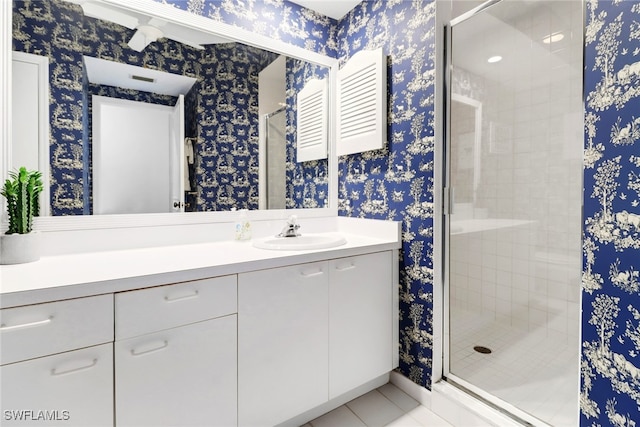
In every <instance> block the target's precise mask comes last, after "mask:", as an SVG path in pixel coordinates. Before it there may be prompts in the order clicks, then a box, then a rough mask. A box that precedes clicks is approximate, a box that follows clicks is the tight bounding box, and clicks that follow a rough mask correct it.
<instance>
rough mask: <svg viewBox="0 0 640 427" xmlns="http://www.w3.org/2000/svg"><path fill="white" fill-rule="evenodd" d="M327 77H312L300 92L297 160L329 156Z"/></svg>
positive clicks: (305, 160) (304, 160)
mask: <svg viewBox="0 0 640 427" xmlns="http://www.w3.org/2000/svg"><path fill="white" fill-rule="evenodd" d="M327 111H328V110H327V79H326V78H325V79H322V80H318V79H311V80H309V81H308V82H307V84H306V85H305V87H304V88H303V89H302V90H301V91H300V92H299V93H298V112H297V114H298V116H297V122H298V128H297V132H298V139H297V146H296V149H297V150H296V151H297V152H296V161H297V162H298V163H300V162H307V161H309V160H318V159H326V158H327Z"/></svg>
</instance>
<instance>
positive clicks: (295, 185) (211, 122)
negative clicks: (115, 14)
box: [3, 0, 337, 224]
mask: <svg viewBox="0 0 640 427" xmlns="http://www.w3.org/2000/svg"><path fill="white" fill-rule="evenodd" d="M91 3H92V4H94V5H96V4H97V5H103V4H104V5H107V6H109V7H114V4H115V6H118V7H125V6H124V5H126V8H127V9H129V10H132V11H133V14H134V15H135V14H136V13H138V14H141V13H144V14H146V15H147V16H149V17H150V19H152V20H153V19H156V20H157V21H158V22H163V23H164V24H163V25H165V27H166V25H167V24H166V23H167V22H169V23H170V24H171V25H174V26H176V27H180V26H182V27H184V28H189V31H191V32H194V31H199V32H200V33H201V35H202V37H203V40H205V41H206V42H205V43H207V44H205V45H204V49H198V48H196V47H194V46H193V45H190V44H188V42H187V44H185V43H180V42H178V41H176V40H172V39H170V38H166V37H163V38H159V39H158V40H157V41H154V42H151V43H149V44H148V45H147V46H145V47H144V49H143V50H142V51H141V52H137V51H136V50H134V49H129V48H125V47H123V46H125V45H126V43H123V41H124V42H126V41H127V40H129V43H130V44H133V38H134V37H138V38H139V34H138V33H139V29H138V30H136V29H129V28H126V27H124V26H122V25H119V24H116V23H114V22H110V21H106V20H100V19H97V18H92V17H85V16H84V12H83V9H82V8H81V6H79V5H78V4H74V3H73V2H67V1H63V0H54V1H50V2H14V10H13V28H14V41H13V43H14V49H16V50H28V51H30V52H32V53H36V54H40V55H43V56H48V57H50V58H51V59H50V68H51V72H50V76H51V81H50V90H51V97H52V99H51V103H50V108H51V114H50V117H51V122H50V131H49V134H50V137H51V138H52V143H51V146H50V153H49V154H50V174H49V175H50V176H51V184H50V188H51V195H50V199H51V202H52V204H51V213H52V215H53V216H60V215H62V216H76V215H90V214H92V213H93V212H92V211H93V201H92V191H93V190H92V184H93V182H92V181H93V180H92V178H93V173H94V169H95V168H94V166H93V164H92V163H91V159H92V152H91V147H92V144H91V141H92V130H91V124H92V109H91V107H90V106H91V96H92V95H100V96H110V97H123V98H127V99H135V100H144V101H145V102H149V101H150V100H151V98H153V102H156V103H161V104H167V105H173V104H174V103H175V102H174V101H175V99H174V97H170V96H166V95H162V96H158V95H154V94H151V93H149V92H144V91H136V90H133V89H116V88H114V87H110V86H104V85H99V84H94V83H92V82H89V81H88V78H87V76H86V71H85V69H84V67H83V64H84V63H85V61H84V60H83V56H87V57H99V58H101V59H106V60H109V61H114V62H122V63H129V64H132V65H136V66H138V67H143V68H148V69H160V70H164V71H167V72H169V73H172V74H181V75H185V76H188V77H194V78H196V80H197V81H196V83H195V84H194V88H193V89H192V90H191V91H190V92H189V93H187V94H186V96H185V115H184V117H185V134H184V136H185V137H186V138H190V139H191V143H192V144H193V146H192V149H193V152H194V155H193V157H192V158H193V160H194V161H193V163H189V162H188V161H185V162H184V169H185V170H186V171H188V172H185V173H183V174H181V176H182V177H184V182H185V184H187V185H186V186H185V187H186V188H185V191H184V195H185V197H184V205H183V206H184V208H183V209H178V210H177V211H185V212H213V211H229V210H231V209H233V208H236V209H242V208H248V209H259V208H263V209H264V208H268V206H269V205H268V204H264V203H261V200H260V199H261V198H262V197H266V195H264V194H262V193H263V192H262V191H261V190H260V187H261V186H264V183H263V182H261V181H260V180H265V179H266V178H264V177H265V176H266V174H264V173H263V172H262V169H264V168H266V164H265V160H264V159H265V158H267V154H266V153H265V152H263V151H265V148H266V147H270V144H269V141H267V140H266V139H265V138H266V136H265V135H266V126H265V124H264V123H261V122H260V118H261V117H262V115H261V114H260V112H259V108H258V107H259V98H260V96H261V95H260V93H259V90H260V87H259V86H260V85H259V84H258V80H259V79H258V75H259V74H260V72H261V71H263V70H264V69H265V68H267V67H268V66H269V65H270V64H272V63H273V62H275V60H276V59H278V58H283V61H284V75H283V76H282V80H283V87H284V89H285V90H284V93H283V94H282V100H281V101H278V102H277V103H278V104H283V105H281V106H279V107H278V108H273V111H269V112H268V113H267V114H272V113H273V112H275V111H276V110H278V109H280V108H284V110H283V112H284V114H285V120H283V126H284V128H283V129H282V134H283V139H284V140H283V141H282V144H281V145H280V148H279V149H280V150H284V154H282V155H283V156H285V158H286V161H285V162H284V165H285V170H284V171H282V172H283V173H282V174H281V175H282V176H283V177H284V180H283V181H282V186H283V187H284V188H283V189H282V190H283V193H284V194H285V195H286V196H285V197H286V199H285V200H284V201H282V203H279V204H274V205H273V206H277V207H278V208H280V209H282V208H284V209H300V208H304V209H309V208H311V210H315V208H320V209H321V210H326V211H328V212H326V213H327V214H331V212H333V209H335V208H333V207H335V203H333V204H332V202H331V200H332V198H335V197H337V196H335V193H336V192H335V191H334V190H333V188H334V187H335V185H334V183H332V182H331V180H330V179H329V177H330V176H334V177H335V176H336V175H335V172H332V171H333V170H335V169H336V168H337V166H336V165H335V163H336V159H335V156H333V155H331V153H332V152H333V151H332V150H331V145H332V144H333V141H332V140H333V135H331V133H330V136H329V139H330V144H329V153H330V155H329V156H328V158H327V159H320V160H316V161H312V162H296V160H295V140H296V122H295V118H296V114H295V112H296V111H295V106H296V94H297V92H298V91H299V90H301V89H302V88H303V87H304V85H305V82H306V81H307V80H309V79H312V78H325V77H326V78H328V80H329V81H332V79H333V78H334V77H333V73H334V72H335V67H336V61H335V60H333V59H331V58H328V57H325V56H323V55H319V54H315V53H313V52H310V51H307V50H304V49H301V48H298V47H295V46H291V45H288V44H285V43H283V42H279V41H276V40H271V39H268V38H265V37H264V36H256V35H253V34H251V33H250V32H247V31H244V30H241V29H239V28H235V27H230V26H228V25H225V24H222V23H220V22H214V21H212V20H210V19H207V18H204V17H201V16H197V15H193V14H190V13H188V12H185V11H182V10H178V9H175V8H172V7H167V5H163V4H160V3H156V2H153V1H148V2H146V1H137V2H119V1H108V2H101V1H92V2H91ZM16 4H18V5H20V7H15V5H16ZM116 9H117V7H116ZM119 19H121V18H118V19H115V20H116V21H117V20H119ZM220 34H223V35H222V36H220ZM52 35H54V36H53V37H52ZM176 38H180V37H176ZM48 40H55V43H52V42H47V41H48ZM209 40H211V41H212V42H211V43H209V42H208V41H209ZM3 54H5V52H3ZM13 96H14V97H15V96H17V94H14V95H13ZM332 108H333V105H332V103H330V104H329V107H328V111H327V114H331V111H332ZM272 133H273V132H272ZM3 142H4V143H5V144H6V143H7V142H6V140H3ZM259 147H260V150H262V151H259ZM3 149H4V152H7V149H6V147H3ZM122 155H123V156H127V153H126V152H125V153H123V154H122ZM156 157H161V156H156V155H154V153H152V152H149V153H148V156H147V157H146V161H144V162H143V161H140V162H138V163H139V164H141V163H144V164H146V165H149V166H150V167H154V166H153V161H154V158H156ZM3 166H4V169H5V171H6V170H7V169H8V167H7V164H6V162H5V164H4V165H3ZM141 167H142V165H141ZM259 177H260V178H259ZM132 185H135V180H134V183H133V184H132ZM332 192H333V194H332ZM173 210H174V211H175V209H173ZM171 211H172V210H171V209H167V211H166V212H171ZM115 213H123V214H127V213H128V212H126V211H124V212H115ZM137 215H140V214H137ZM108 216H110V215H108ZM140 216H144V215H140ZM158 218H160V216H158V215H155V216H154V217H153V219H154V220H156V219H158ZM208 218H210V217H208ZM65 221H66V224H68V223H69V220H68V219H66V220H65ZM105 221H106V222H109V219H105V218H102V219H100V224H102V223H105ZM164 221H165V222H170V223H173V222H174V221H175V220H173V219H172V220H164ZM196 221H197V220H194V219H189V221H187V222H196ZM125 222H126V221H125ZM136 222H138V220H136Z"/></svg>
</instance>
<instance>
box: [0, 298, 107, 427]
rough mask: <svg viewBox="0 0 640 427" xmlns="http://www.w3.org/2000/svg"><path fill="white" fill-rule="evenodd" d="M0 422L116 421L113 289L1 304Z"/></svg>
mask: <svg viewBox="0 0 640 427" xmlns="http://www.w3.org/2000/svg"><path fill="white" fill-rule="evenodd" d="M0 323H1V325H0V347H1V348H2V352H1V354H2V366H0V382H1V384H2V386H1V387H2V390H1V396H2V399H1V403H0V407H1V410H2V413H1V416H2V423H1V424H2V425H3V426H12V425H21V426H24V425H34V424H38V425H53V426H55V425H64V426H83V427H84V426H113V343H112V342H113V295H111V294H109V295H100V296H95V297H87V298H77V299H71V300H66V301H56V302H51V303H46V304H35V305H29V306H22V307H14V308H7V309H3V310H0Z"/></svg>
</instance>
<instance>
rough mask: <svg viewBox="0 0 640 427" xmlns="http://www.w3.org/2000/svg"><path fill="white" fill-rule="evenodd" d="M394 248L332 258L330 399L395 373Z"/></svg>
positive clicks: (330, 269)
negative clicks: (392, 371)
mask: <svg viewBox="0 0 640 427" xmlns="http://www.w3.org/2000/svg"><path fill="white" fill-rule="evenodd" d="M392 274H393V272H392V253H391V252H390V251H386V252H378V253H373V254H367V255H359V256H354V257H349V258H340V259H335V260H331V261H330V262H329V398H330V399H333V398H334V397H337V396H340V395H341V394H343V393H346V392H348V391H350V390H352V389H354V388H356V387H358V386H360V385H362V384H364V383H366V382H367V381H369V380H371V379H372V378H376V377H378V376H380V375H383V374H385V373H387V372H389V371H391V370H392V369H393V368H394V366H393V352H394V351H396V352H397V351H398V348H397V345H396V344H395V343H393V327H394V324H393V323H394V322H393V321H392V319H393V312H392V310H393V293H394V292H397V288H396V286H395V285H394V284H393V277H392Z"/></svg>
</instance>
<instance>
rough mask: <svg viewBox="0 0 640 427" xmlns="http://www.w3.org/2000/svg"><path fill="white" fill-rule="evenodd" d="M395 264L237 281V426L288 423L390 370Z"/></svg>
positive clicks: (317, 267) (320, 268)
mask: <svg viewBox="0 0 640 427" xmlns="http://www.w3.org/2000/svg"><path fill="white" fill-rule="evenodd" d="M392 265H393V253H392V251H384V252H378V253H372V254H366V255H358V256H354V257H347V258H338V259H333V260H329V261H322V262H316V263H310V264H300V265H294V266H290V267H282V268H275V269H270V270H262V271H255V272H251V273H244V274H240V275H239V276H238V387H239V393H238V399H239V403H238V411H239V416H238V417H239V425H241V426H243V427H249V426H251V427H253V426H272V425H277V424H279V423H283V422H286V421H288V420H290V419H291V418H294V417H297V416H298V415H300V414H303V413H304V412H306V411H308V410H311V409H313V408H315V407H317V406H320V405H324V404H326V403H327V402H328V401H329V400H331V399H334V398H338V397H340V396H341V395H344V394H345V393H349V392H352V391H353V390H354V389H357V388H358V387H360V386H363V385H365V384H366V383H368V382H370V381H373V380H375V379H376V378H379V377H381V376H383V375H385V374H387V373H388V372H390V371H392V370H393V368H394V366H393V363H394V362H393V360H394V359H393V353H394V351H395V352H397V351H398V348H397V343H394V342H393V339H394V338H393V328H394V327H395V328H397V324H395V322H394V319H395V318H394V316H393V310H394V307H393V304H394V298H393V293H394V292H397V286H396V283H394V277H393V268H392ZM396 310H397V308H396Z"/></svg>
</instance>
